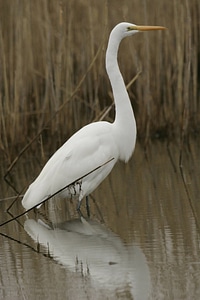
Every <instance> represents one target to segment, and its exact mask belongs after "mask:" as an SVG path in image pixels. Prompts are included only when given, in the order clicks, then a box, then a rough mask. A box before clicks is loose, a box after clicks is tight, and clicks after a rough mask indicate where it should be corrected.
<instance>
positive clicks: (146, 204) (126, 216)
mask: <svg viewBox="0 0 200 300" xmlns="http://www.w3.org/2000/svg"><path fill="white" fill-rule="evenodd" d="M199 157H200V155H199V141H197V140H195V141H190V143H189V145H187V146H185V147H184V148H183V152H182V161H181V167H180V162H179V160H180V147H179V145H176V144H175V143H171V144H169V145H166V143H161V142H155V143H152V144H151V145H149V146H148V147H147V149H146V151H144V148H143V147H142V146H141V145H140V144H139V143H138V144H137V146H136V150H135V153H134V156H133V158H132V159H131V161H130V162H129V163H128V164H127V165H124V164H123V163H118V164H117V165H116V167H115V168H114V169H113V171H112V173H111V174H110V176H109V177H108V178H107V179H106V180H105V181H104V182H103V184H102V185H101V186H100V187H99V188H98V189H97V190H96V191H95V192H94V193H93V195H92V196H93V198H92V199H90V209H91V218H90V220H88V219H87V218H82V219H80V218H79V216H78V215H77V213H76V210H75V206H76V203H75V202H70V201H68V202H67V203H66V202H63V201H60V200H59V199H54V202H53V201H51V202H50V203H49V204H48V205H45V207H42V208H41V209H40V210H39V212H37V213H36V214H35V213H34V212H32V213H30V214H28V216H26V217H24V216H23V217H21V218H20V219H19V222H17V221H14V222H12V223H9V224H7V225H5V226H3V227H0V232H1V233H3V234H4V235H8V236H9V237H12V238H14V239H15V240H16V241H15V240H11V239H9V238H8V237H5V236H2V235H1V236H0V299H9V300H10V299H142V300H145V299H159V300H160V299H170V300H171V299H176V300H177V299H180V300H182V299H200V262H199V254H200V251H199V227H200V224H199V215H200V203H199V202H200V201H199V191H200V186H199V174H200V158H199ZM38 161H40V158H39V157H38V159H36V158H34V157H30V158H29V159H27V158H26V159H22V160H20V161H19V162H18V164H17V165H16V166H15V168H14V169H13V170H12V182H13V184H14V185H15V187H16V188H17V189H18V190H22V189H23V188H24V187H25V186H27V185H28V183H29V182H30V180H32V179H33V178H34V176H36V175H37V173H38V172H39V170H40V165H39V163H38ZM1 172H2V174H4V173H5V167H4V166H3V167H2V170H1ZM181 172H182V173H181ZM0 193H1V199H4V198H6V197H9V196H11V195H14V194H15V193H14V191H13V190H12V189H11V188H10V187H8V185H7V184H6V183H4V182H1V191H0ZM11 202H12V201H11V200H1V201H0V216H1V223H2V222H3V221H6V220H7V219H9V218H10V216H9V215H8V214H7V212H6V208H7V207H8V206H9V205H10V203H11ZM11 211H12V214H14V215H17V214H19V213H21V212H22V211H23V208H22V206H21V202H20V199H19V200H18V201H17V202H16V203H14V205H13V207H12V208H11ZM40 212H41V214H40ZM83 214H84V216H86V214H85V209H84V203H83ZM38 220H39V221H38ZM17 241H20V242H21V243H17Z"/></svg>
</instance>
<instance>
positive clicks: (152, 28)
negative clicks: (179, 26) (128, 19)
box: [130, 25, 167, 31]
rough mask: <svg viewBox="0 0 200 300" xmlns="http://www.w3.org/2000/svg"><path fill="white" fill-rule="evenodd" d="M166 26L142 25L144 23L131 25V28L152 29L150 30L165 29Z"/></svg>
mask: <svg viewBox="0 0 200 300" xmlns="http://www.w3.org/2000/svg"><path fill="white" fill-rule="evenodd" d="M165 29H167V28H166V27H163V26H142V25H135V26H131V27H130V30H138V31H150V30H165Z"/></svg>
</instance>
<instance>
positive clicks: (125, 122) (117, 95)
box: [106, 31, 136, 161]
mask: <svg viewBox="0 0 200 300" xmlns="http://www.w3.org/2000/svg"><path fill="white" fill-rule="evenodd" d="M120 42H121V38H120V37H119V36H117V34H116V32H114V31H112V32H111V34H110V38H109V42H108V47H107V51H106V70H107V74H108V77H109V79H110V83H111V86H112V91H113V96H114V101H115V120H114V123H113V125H114V126H115V127H116V128H117V130H116V132H117V133H118V135H120V137H119V136H118V137H119V138H120V145H119V147H121V148H124V149H125V148H126V146H127V153H124V156H123V155H121V157H120V158H121V159H122V160H125V161H127V160H128V159H129V157H130V156H131V154H132V152H133V149H134V146H135V137H136V124H135V117H134V113H133V109H132V106H131V102H130V99H129V95H128V92H127V90H126V86H125V83H124V80H123V77H122V74H121V72H120V69H119V66H118V62H117V54H118V49H119V44H120ZM130 143H132V149H131V147H129V146H130ZM128 149H129V151H128ZM123 151H124V150H122V149H121V152H123Z"/></svg>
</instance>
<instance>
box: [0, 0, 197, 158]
mask: <svg viewBox="0 0 200 300" xmlns="http://www.w3.org/2000/svg"><path fill="white" fill-rule="evenodd" d="M113 11H114V12H115V13H113ZM199 13H200V3H199V1H197V0H192V1H188V0H184V1H182V2H181V3H180V1H177V0H176V1H173V2H170V3H169V1H167V0H164V1H159V0H154V1H153V2H152V1H148V0H143V2H142V5H141V1H139V0H136V1H134V2H133V1H130V0H124V1H123V2H122V1H119V0H115V1H114V0H110V1H107V0H104V1H98V2H97V1H94V0H89V1H86V0H79V1H72V0H69V1H67V0H60V1H48V0H44V1H42V2H41V1H39V0H36V1H34V2H33V1H31V0H26V1H25V0H21V1H14V0H10V1H9V3H8V1H3V0H0V63H1V74H0V109H1V111H0V147H1V149H2V150H3V151H4V153H6V155H7V157H8V158H9V159H12V158H13V157H15V155H16V151H19V150H18V149H20V148H22V147H23V146H24V145H26V143H27V142H28V141H29V140H31V139H32V138H33V137H34V136H35V135H37V133H38V132H39V131H40V130H42V129H43V128H44V130H43V134H42V135H43V136H42V139H40V138H38V143H40V141H41V140H42V141H43V145H46V146H44V149H43V150H44V154H45V152H46V151H48V152H53V151H55V150H56V148H57V147H58V146H59V145H60V144H61V143H62V142H63V141H64V140H65V139H66V138H67V137H69V136H70V135H71V134H72V133H73V132H74V131H75V130H77V129H79V128H80V127H81V126H83V125H84V124H86V123H88V122H91V121H92V120H96V119H97V118H99V116H102V115H103V114H104V112H105V111H106V110H107V112H108V111H109V114H108V113H107V114H106V118H107V119H109V120H112V118H113V109H110V108H109V107H110V105H111V100H110V92H111V88H110V84H109V81H108V78H107V75H106V72H105V67H104V57H105V49H106V44H107V37H108V34H109V32H110V30H111V28H112V27H113V26H114V25H115V24H116V23H118V22H120V21H123V20H127V21H132V22H135V23H143V24H144V23H145V24H159V25H163V26H166V27H168V32H165V33H164V34H163V33H162V34H160V33H148V34H146V33H144V34H140V35H138V36H137V37H134V38H133V39H130V40H127V41H124V42H123V44H122V46H121V48H122V50H121V51H120V53H119V63H120V68H121V70H122V73H123V76H124V78H125V81H126V82H130V81H131V79H132V78H134V76H135V75H136V74H138V73H139V72H141V76H140V77H139V78H138V80H137V82H135V83H134V85H132V86H131V87H130V88H129V93H130V96H131V99H132V101H133V106H134V109H135V113H136V119H137V125H138V132H139V136H140V137H141V138H142V137H143V138H145V139H146V141H148V139H149V138H151V137H155V136H156V137H162V136H165V137H171V136H172V135H176V136H179V137H180V134H181V133H182V132H183V131H184V135H187V134H189V133H190V131H191V130H197V129H198V128H199V123H200V114H199V113H198V109H199V92H198V79H199V78H198V76H199V71H198V56H199V52H198V51H199V50H198V49H199V46H198V43H199V42H198V41H199V32H200V24H199V21H198V20H199V17H198V16H199ZM49 120H51V122H49ZM46 124H48V125H46ZM52 140H53V143H52ZM36 146H37V145H35V147H36ZM49 147H50V148H49ZM48 148H49V149H48ZM43 150H42V151H43Z"/></svg>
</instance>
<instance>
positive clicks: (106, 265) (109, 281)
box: [24, 217, 151, 300]
mask: <svg viewBox="0 0 200 300" xmlns="http://www.w3.org/2000/svg"><path fill="white" fill-rule="evenodd" d="M24 228H25V230H26V232H27V233H28V234H29V235H30V236H31V238H32V239H33V240H34V241H35V242H37V243H39V244H40V245H43V246H45V247H46V248H47V249H48V252H49V253H50V255H51V257H52V258H53V259H54V260H56V261H57V262H58V263H59V264H61V265H62V266H64V267H65V268H66V269H68V270H69V271H73V272H74V271H75V270H76V271H78V272H80V273H81V275H84V276H89V278H90V281H91V283H92V285H93V286H94V288H98V289H100V288H104V289H105V288H106V289H107V290H108V291H110V292H112V293H115V292H117V291H119V290H120V291H123V290H124V291H126V293H128V294H130V295H132V297H134V299H143V300H144V299H148V295H149V293H150V290H151V282H150V274H149V269H148V265H147V261H146V257H145V256H144V254H143V252H142V250H141V249H140V247H139V246H137V245H134V244H131V245H126V244H125V243H124V242H123V241H122V240H121V239H120V237H119V236H118V235H116V234H114V233H113V232H111V231H110V230H108V229H107V228H106V227H105V226H104V225H102V224H99V223H98V222H95V221H91V220H88V221H87V220H86V219H84V218H83V217H81V218H80V219H74V220H71V221H67V222H64V223H62V224H59V225H57V226H56V227H55V228H53V227H50V226H49V225H46V224H45V223H44V222H43V221H40V220H38V221H35V220H33V219H27V220H26V221H25V224H24Z"/></svg>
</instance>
